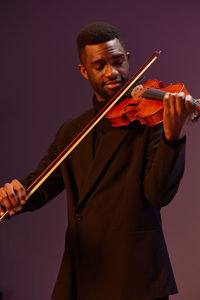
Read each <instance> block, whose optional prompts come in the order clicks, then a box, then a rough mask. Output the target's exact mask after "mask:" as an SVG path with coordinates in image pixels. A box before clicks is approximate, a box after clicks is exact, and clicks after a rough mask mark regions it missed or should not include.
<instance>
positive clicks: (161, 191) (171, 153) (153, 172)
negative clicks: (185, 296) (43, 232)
mask: <svg viewBox="0 0 200 300" xmlns="http://www.w3.org/2000/svg"><path fill="white" fill-rule="evenodd" d="M93 114H94V112H93V110H91V111H89V112H87V113H85V114H84V115H82V116H81V117H79V118H78V119H76V120H74V121H72V122H70V123H69V124H64V125H63V126H62V127H61V129H60V130H59V132H58V134H57V136H56V138H55V141H54V142H53V143H52V145H51V146H50V148H49V151H48V154H47V155H46V156H45V157H44V159H43V160H42V161H41V163H40V164H39V166H38V168H37V170H36V171H35V172H34V173H32V174H31V175H29V176H28V177H27V178H26V179H25V180H23V181H22V183H23V184H24V185H25V186H26V187H27V186H28V185H29V184H30V183H31V182H32V181H33V180H34V179H35V178H36V177H37V176H38V174H40V173H41V171H42V170H43V169H44V168H45V167H46V166H47V165H48V164H49V163H50V162H51V161H52V160H53V159H54V158H55V157H56V156H57V155H58V153H60V151H61V150H62V149H64V148H65V146H66V145H67V144H68V143H69V142H70V141H71V140H72V139H73V138H74V137H75V136H76V134H77V133H79V131H80V130H81V129H82V128H83V126H84V125H85V124H87V123H88V121H90V120H91V118H92V116H93ZM183 170H184V145H182V146H180V147H178V148H177V149H173V148H172V147H170V146H169V145H167V144H166V142H165V140H164V138H163V135H162V126H161V125H157V126H153V127H147V126H144V125H143V126H142V125H140V124H139V122H133V123H132V124H130V125H129V126H128V127H123V128H114V129H112V130H109V131H108V132H106V133H105V134H104V135H103V136H102V137H101V140H100V141H99V144H98V147H97V150H96V152H95V151H94V130H93V131H92V132H91V133H90V134H89V135H88V136H87V137H86V138H85V139H84V140H83V141H82V142H81V144H80V145H79V146H78V147H77V148H76V149H75V150H74V151H73V152H72V153H71V154H70V156H69V157H68V158H67V159H66V160H65V161H64V162H63V163H62V165H61V167H59V168H58V169H57V170H55V171H54V173H53V174H52V175H51V176H50V178H48V180H47V181H46V182H45V183H44V184H43V185H42V186H41V187H40V188H39V190H38V191H36V192H35V193H34V195H33V196H32V197H31V198H30V199H29V200H28V202H27V203H26V205H25V207H24V210H34V209H37V208H39V207H41V206H43V205H44V204H45V203H46V202H48V201H49V200H50V199H51V198H53V197H54V196H55V195H57V194H58V193H59V192H60V191H62V190H63V189H64V188H66V190H67V205H68V228H67V233H66V246H65V251H64V255H63V260H62V264H61V268H60V272H59V275H58V279H57V282H56V285H55V288H54V292H53V295H52V298H53V299H57V300H75V299H78V300H102V299H103V300H110V299H115V300H127V299H131V300H140V299H152V298H156V297H161V296H166V295H169V294H173V293H176V292H177V288H176V284H175V280H174V276H173V272H172V269H171V265H170V260H169V257H168V253H167V248H166V245H165V240H164V236H163V232H162V223H161V216H160V208H161V207H162V206H165V205H166V204H168V203H169V202H170V201H171V200H172V198H173V196H174V195H175V193H176V191H177V188H178V185H179V182H180V179H181V177H182V175H183Z"/></svg>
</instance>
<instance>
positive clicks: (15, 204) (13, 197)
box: [4, 183, 22, 211]
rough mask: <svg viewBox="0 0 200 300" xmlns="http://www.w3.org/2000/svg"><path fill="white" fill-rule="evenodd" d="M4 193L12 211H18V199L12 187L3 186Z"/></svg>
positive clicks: (7, 184)
mask: <svg viewBox="0 0 200 300" xmlns="http://www.w3.org/2000/svg"><path fill="white" fill-rule="evenodd" d="M4 191H5V192H6V194H7V198H8V199H9V201H10V202H11V204H12V206H13V209H14V210H15V211H19V210H20V209H21V208H22V207H21V205H20V203H19V199H18V197H17V194H16V193H15V191H14V189H13V186H12V185H11V184H10V183H6V184H4Z"/></svg>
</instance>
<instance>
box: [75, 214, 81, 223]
mask: <svg viewBox="0 0 200 300" xmlns="http://www.w3.org/2000/svg"><path fill="white" fill-rule="evenodd" d="M75 219H76V220H77V221H80V219H81V215H80V214H79V213H76V214H75Z"/></svg>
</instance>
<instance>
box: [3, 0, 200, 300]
mask: <svg viewBox="0 0 200 300" xmlns="http://www.w3.org/2000/svg"><path fill="white" fill-rule="evenodd" d="M199 12H200V2H199V1H165V2H164V1H137V2H136V1H133V0H132V1H126V2H125V1H118V2H117V1H113V0H109V1H108V0H102V1H97V0H96V2H95V1H94V0H93V1H89V0H85V1H79V3H78V2H76V1H64V0H58V1H53V0H50V1H47V0H46V1H44V0H40V1H39V0H34V1H33V0H29V1H27V0H26V1H25V0H18V1H16V0H15V1H14V0H10V1H8V0H7V1H6V0H1V2H0V43H1V46H0V52H1V55H0V59H1V65H0V99H1V100H0V108H1V109H0V132H1V135H0V139H1V147H0V184H1V185H2V184H3V183H4V182H6V181H8V180H11V179H12V178H22V177H24V176H26V175H27V174H28V173H29V172H30V171H31V170H32V169H33V168H34V167H35V166H36V164H37V163H38V161H39V159H40V158H41V157H42V156H43V154H44V153H45V151H46V149H47V147H48V145H49V143H50V142H51V141H52V139H53V137H54V135H55V133H56V131H57V129H58V127H59V126H60V125H61V123H63V121H64V120H66V119H72V118H74V117H75V116H78V115H79V114H80V113H81V112H83V111H85V110H86V109H87V108H88V107H90V106H91V96H92V90H91V88H90V87H89V85H88V82H86V81H85V80H84V79H83V78H82V77H81V75H80V74H79V71H78V69H77V64H78V62H79V61H78V56H77V51H76V46H75V38H76V35H77V33H78V32H79V30H80V29H81V28H82V27H83V26H84V25H86V24H88V23H90V22H93V21H105V22H108V23H111V24H113V25H115V26H117V27H118V28H119V29H120V31H121V33H122V36H123V37H124V40H125V43H126V46H127V50H128V51H130V52H131V72H132V73H133V72H134V71H135V70H136V69H137V68H138V67H139V66H140V65H141V64H142V63H143V62H144V61H145V60H146V58H147V57H149V56H150V55H151V53H152V52H153V51H154V50H159V49H161V50H162V51H163V52H162V55H161V56H160V58H159V60H157V62H156V63H155V64H154V65H153V66H152V67H151V69H150V70H149V71H148V72H147V73H146V75H145V77H146V79H148V78H157V79H162V80H163V81H164V83H165V84H169V83H170V82H173V83H174V82H184V83H185V85H186V87H187V88H188V89H189V91H190V93H191V94H192V95H193V96H194V97H198V96H199V95H200V91H199V67H200V61H199V48H200V41H199V36H200V30H199V28H200V21H199ZM198 137H199V123H197V124H195V125H193V124H192V125H191V126H190V127H189V130H188V138H187V157H186V169H185V175H184V178H183V180H182V182H181V186H180V189H179V191H178V193H177V195H176V197H175V199H174V201H173V202H172V203H171V204H170V205H169V206H168V207H166V208H165V209H163V212H162V215H163V223H164V230H165V236H166V240H167V244H168V249H169V253H170V257H171V260H172V264H173V268H174V273H175V276H176V279H177V284H178V288H179V291H180V293H179V295H176V296H172V297H171V299H172V300H178V299H181V300H188V299H192V300H197V299H200V288H199V272H200V258H199V253H200V241H199V239H200V237H199V228H200V218H199V215H200V209H199V208H200V202H199V195H198V191H199V189H198V184H199V182H198V169H199V161H198V160H199V156H198V153H199V151H200V142H199V139H198ZM166 159H167V157H166ZM66 225H67V212H66V199H65V194H64V193H63V194H62V195H60V196H59V197H57V198H56V199H55V200H54V201H52V202H51V203H49V204H48V205H47V206H46V207H44V208H42V209H41V210H39V211H37V212H35V213H27V214H24V215H21V216H17V217H15V218H13V219H12V220H10V221H9V222H3V223H2V224H1V225H0V262H1V263H0V291H1V292H2V293H3V299H4V300H27V299H29V300H36V299H37V300H48V299H50V295H51V291H52V288H53V286H54V283H55V280H56V276H57V272H58V268H59V264H60V260H61V257H62V252H63V249H64V232H65V228H66ZM94 300H95V299H94Z"/></svg>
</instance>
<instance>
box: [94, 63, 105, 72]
mask: <svg viewBox="0 0 200 300" xmlns="http://www.w3.org/2000/svg"><path fill="white" fill-rule="evenodd" d="M103 68H104V65H103V64H100V65H96V66H95V69H96V70H97V71H100V70H103Z"/></svg>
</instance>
